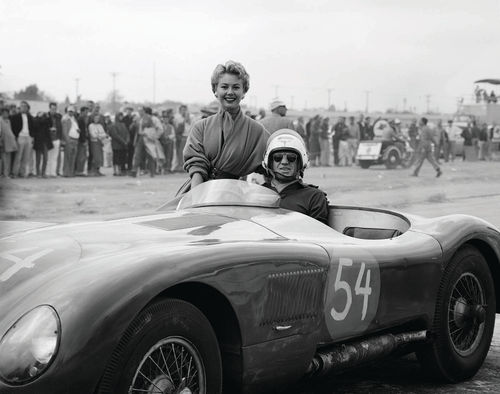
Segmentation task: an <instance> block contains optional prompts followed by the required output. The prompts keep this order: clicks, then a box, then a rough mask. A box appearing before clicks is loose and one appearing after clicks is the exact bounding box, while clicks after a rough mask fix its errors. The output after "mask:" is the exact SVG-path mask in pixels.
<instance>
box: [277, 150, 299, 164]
mask: <svg viewBox="0 0 500 394" xmlns="http://www.w3.org/2000/svg"><path fill="white" fill-rule="evenodd" d="M283 157H286V160H287V161H288V162H289V163H295V162H296V161H297V154H296V153H293V152H286V153H282V152H280V153H274V154H273V160H274V162H275V163H281V161H282V160H283Z"/></svg>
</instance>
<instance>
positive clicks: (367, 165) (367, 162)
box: [358, 160, 372, 169]
mask: <svg viewBox="0 0 500 394" xmlns="http://www.w3.org/2000/svg"><path fill="white" fill-rule="evenodd" d="M358 163H359V166H360V167H361V168H364V169H367V168H370V166H371V165H372V161H371V160H359V161H358Z"/></svg>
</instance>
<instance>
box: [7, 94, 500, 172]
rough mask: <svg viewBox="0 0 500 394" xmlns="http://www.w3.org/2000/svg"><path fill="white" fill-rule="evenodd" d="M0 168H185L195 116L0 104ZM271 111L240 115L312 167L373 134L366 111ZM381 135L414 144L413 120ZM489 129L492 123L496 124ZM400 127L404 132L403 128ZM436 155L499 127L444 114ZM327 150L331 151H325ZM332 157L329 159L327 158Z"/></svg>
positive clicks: (342, 158)
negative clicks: (294, 148)
mask: <svg viewBox="0 0 500 394" xmlns="http://www.w3.org/2000/svg"><path fill="white" fill-rule="evenodd" d="M0 110H1V118H0V156H1V160H0V173H1V174H2V176H4V177H10V178H17V177H21V178H22V177H33V176H35V177H40V178H53V177H56V176H62V177H74V176H103V172H102V171H101V169H102V167H103V166H106V167H111V166H112V167H113V175H115V176H123V175H129V176H133V177H135V176H138V175H141V174H142V175H144V174H148V175H149V176H151V177H153V176H155V175H158V174H169V173H172V172H184V168H183V164H184V163H183V159H182V158H183V150H184V146H185V144H186V139H187V136H188V133H189V131H190V128H191V125H192V124H193V122H194V120H195V117H194V116H193V115H192V114H190V113H189V110H188V107H187V106H186V105H181V106H179V108H176V109H165V110H162V111H158V112H153V110H152V108H149V107H138V108H132V107H126V108H124V109H123V112H117V113H116V114H113V115H111V114H109V113H104V114H103V113H102V112H101V109H100V106H99V105H98V104H95V103H94V102H93V101H88V102H87V103H85V104H84V105H81V106H80V107H79V108H78V109H77V108H76V107H75V106H73V105H69V106H68V107H67V108H65V109H64V113H62V114H61V113H60V112H59V111H58V107H57V104H56V103H50V104H49V108H48V111H47V112H38V113H37V114H36V115H35V116H32V115H31V113H30V106H29V104H28V103H27V102H26V101H21V102H20V104H19V106H15V105H0ZM269 110H270V114H269V115H267V116H266V113H265V111H264V110H261V111H260V112H259V114H258V115H252V114H251V113H250V112H247V113H246V115H247V116H250V117H252V118H253V119H255V120H257V121H259V122H261V123H262V124H263V125H264V127H265V128H266V130H268V131H269V132H270V133H273V132H274V131H276V130H277V129H282V128H290V129H293V130H295V131H297V132H298V133H299V134H300V135H301V136H302V138H303V139H304V141H305V143H306V146H307V150H308V152H309V158H310V165H311V166H313V167H329V166H332V165H333V166H352V165H354V164H355V163H356V152H357V148H358V145H359V143H360V141H362V140H372V139H373V138H374V136H375V133H374V124H375V122H377V120H379V119H375V121H374V122H372V120H371V118H370V117H369V116H366V117H365V116H364V115H362V114H361V115H359V116H358V117H354V116H349V117H344V116H341V117H339V118H337V119H333V118H329V117H321V116H320V115H316V116H313V117H311V118H310V119H308V120H307V121H305V120H304V117H302V116H300V117H298V118H296V119H292V118H290V117H287V116H286V113H287V109H286V105H285V104H284V103H283V102H281V101H278V100H275V101H273V102H272V103H271V105H270V107H269ZM217 111H218V105H217V103H215V104H214V103H212V104H209V105H208V106H206V107H204V108H202V110H201V117H207V116H210V115H213V114H215V113H216V112H217ZM389 124H390V126H391V127H390V128H389V129H388V130H386V131H385V133H389V134H387V135H385V134H384V135H383V136H381V137H382V138H383V139H384V138H385V139H391V138H399V136H403V137H404V138H406V139H407V140H408V141H409V144H410V146H411V147H412V148H413V149H417V146H418V140H419V127H418V126H417V122H416V119H415V120H413V121H411V123H409V124H406V125H404V126H403V125H402V124H401V122H400V121H399V120H397V119H394V120H392V121H390V122H389ZM495 127H496V128H495ZM403 131H404V133H403ZM434 133H435V138H434V141H435V146H434V154H435V158H436V160H438V161H439V160H440V159H441V158H442V159H444V160H445V161H448V160H454V159H455V157H456V148H457V141H458V140H462V139H463V145H464V149H463V155H462V157H463V159H464V160H474V159H479V160H488V159H489V158H490V156H491V144H490V141H491V140H492V139H493V136H494V134H495V133H497V134H498V133H500V130H498V126H494V127H491V126H490V127H488V125H487V124H486V123H483V124H480V125H479V124H476V122H470V123H469V124H467V125H466V126H462V127H460V128H459V127H458V126H457V125H456V124H454V123H453V122H452V121H451V120H449V121H448V122H447V125H446V126H444V125H443V123H442V122H441V121H440V120H439V121H437V123H436V125H435V127H434ZM332 153H333V155H332ZM332 156H333V157H332Z"/></svg>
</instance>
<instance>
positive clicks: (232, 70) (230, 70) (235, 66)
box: [212, 60, 250, 93]
mask: <svg viewBox="0 0 500 394" xmlns="http://www.w3.org/2000/svg"><path fill="white" fill-rule="evenodd" d="M223 74H232V75H236V76H237V77H238V78H240V79H241V80H242V82H243V92H244V93H246V92H248V89H249V88H250V76H249V75H248V73H247V70H245V67H243V65H242V64H241V63H238V62H235V61H233V60H228V61H227V62H226V64H218V65H217V67H215V70H214V72H213V73H212V92H214V93H215V90H216V89H217V84H218V83H219V79H220V77H221V76H222V75H223Z"/></svg>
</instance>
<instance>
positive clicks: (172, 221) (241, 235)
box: [0, 211, 283, 314]
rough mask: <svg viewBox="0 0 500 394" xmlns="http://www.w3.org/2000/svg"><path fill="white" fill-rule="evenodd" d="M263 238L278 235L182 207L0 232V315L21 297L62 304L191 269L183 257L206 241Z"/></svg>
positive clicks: (192, 261)
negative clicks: (126, 282) (129, 281)
mask: <svg viewBox="0 0 500 394" xmlns="http://www.w3.org/2000/svg"><path fill="white" fill-rule="evenodd" d="M21 227H22V226H21ZM9 233H10V234H11V232H9ZM263 239H264V240H277V241H278V240H283V238H282V237H280V236H278V235H276V234H274V233H273V232H271V231H269V230H267V229H266V228H264V227H262V226H260V225H258V224H255V223H252V222H250V221H247V220H241V219H235V218H231V217H227V216H222V215H214V214H209V213H200V212H189V211H184V212H181V213H179V212H172V213H166V214H165V213H164V214H161V215H150V216H144V217H137V218H131V219H123V220H113V221H108V222H94V223H78V224H66V225H52V226H48V227H42V228H35V229H32V230H28V231H23V232H19V233H15V234H11V235H8V236H6V237H3V238H2V239H0V294H1V297H0V314H1V313H2V311H11V310H12V309H13V308H14V309H15V308H16V306H17V305H20V304H21V301H22V300H23V299H25V298H29V297H32V298H34V299H35V300H36V299H37V297H38V302H40V303H49V304H51V305H54V304H64V303H65V302H66V303H67V302H69V300H67V298H69V297H70V296H69V294H70V293H71V294H73V295H74V294H82V293H83V294H85V293H86V292H91V291H92V289H96V288H98V287H102V286H106V285H109V286H111V284H112V283H117V282H119V281H120V280H121V278H125V277H128V278H130V277H133V276H136V277H137V278H139V275H144V272H148V271H149V272H151V274H152V273H154V272H155V269H165V268H166V266H167V268H170V269H172V271H173V272H175V273H176V274H179V275H180V273H181V272H182V271H183V269H184V268H185V267H188V269H189V270H190V272H195V271H196V267H195V264H196V259H195V258H194V257H191V258H189V257H187V256H188V255H191V256H195V255H196V253H203V246H205V245H214V244H222V243H231V242H233V243H234V242H254V241H260V240H263ZM168 266H170V267H168ZM37 292H38V296H37ZM20 312H21V311H20ZM23 313H24V312H23Z"/></svg>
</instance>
